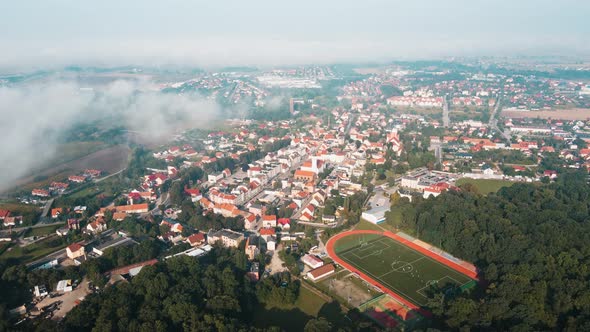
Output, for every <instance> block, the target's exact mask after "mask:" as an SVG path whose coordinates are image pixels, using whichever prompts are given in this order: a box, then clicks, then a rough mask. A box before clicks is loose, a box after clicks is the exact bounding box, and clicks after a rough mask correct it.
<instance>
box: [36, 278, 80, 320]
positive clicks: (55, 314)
mask: <svg viewBox="0 0 590 332" xmlns="http://www.w3.org/2000/svg"><path fill="white" fill-rule="evenodd" d="M89 293H90V290H89V289H88V280H87V279H84V280H82V282H81V283H80V284H79V285H78V287H76V288H75V289H74V290H72V291H71V292H66V293H59V295H58V296H54V297H50V296H46V297H45V298H44V299H43V300H42V301H41V302H39V303H37V305H36V306H35V307H36V309H37V310H38V312H46V313H47V315H48V317H50V318H52V319H55V320H60V319H62V318H64V317H65V316H66V314H67V313H68V312H70V310H72V308H73V307H75V306H76V305H78V304H79V303H80V302H81V301H82V299H84V297H85V296H86V295H88V294H89ZM43 308H44V310H41V309H43Z"/></svg>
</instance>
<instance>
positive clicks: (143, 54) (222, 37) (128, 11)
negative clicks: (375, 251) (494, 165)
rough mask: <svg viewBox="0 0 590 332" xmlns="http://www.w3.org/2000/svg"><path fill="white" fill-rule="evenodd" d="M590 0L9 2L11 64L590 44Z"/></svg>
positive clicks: (2, 14)
mask: <svg viewBox="0 0 590 332" xmlns="http://www.w3.org/2000/svg"><path fill="white" fill-rule="evenodd" d="M588 17H590V1H583V0H558V1H556V0H551V1H550V0H500V1H483V0H446V1H443V0H411V1H410V0H404V1H397V0H359V1H347V0H298V1H281V0H264V1H256V0H250V1H243V0H236V1H230V0H209V1H199V0H193V1H188V0H187V1H178V0H166V1H162V0H158V1H149V0H142V1H131V0H100V1H80V0H71V1H66V0H62V1H56V0H42V1H38V0H35V1H31V0H18V1H1V2H0V40H1V41H2V51H1V52H0V65H1V66H11V65H37V66H43V65H47V64H69V63H80V64H91V63H98V64H101V63H102V64H132V63H139V64H144V63H145V64H150V63H153V64H161V63H176V64H191V65H203V66H207V65H241V64H254V65H259V64H283V63H306V62H331V61H354V60H385V59H393V58H428V57H436V56H449V55H521V54H525V55H538V54H549V55H556V54H559V55H571V54H576V55H588V54H589V53H590V23H588Z"/></svg>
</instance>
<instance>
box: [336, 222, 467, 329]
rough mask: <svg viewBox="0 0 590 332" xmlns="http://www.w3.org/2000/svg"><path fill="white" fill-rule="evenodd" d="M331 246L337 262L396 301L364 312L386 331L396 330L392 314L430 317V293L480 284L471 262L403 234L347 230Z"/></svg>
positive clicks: (367, 307)
mask: <svg viewBox="0 0 590 332" xmlns="http://www.w3.org/2000/svg"><path fill="white" fill-rule="evenodd" d="M326 248H327V252H328V255H329V256H330V257H331V258H332V259H333V260H334V261H335V262H336V263H338V264H340V265H341V266H342V267H344V268H346V269H347V270H349V271H351V272H353V273H356V274H358V275H359V276H360V277H361V278H362V279H364V280H365V281H366V282H368V283H370V284H372V285H374V286H375V287H377V288H379V289H380V290H381V291H382V292H383V293H385V294H386V295H388V296H387V298H388V300H387V301H386V302H389V303H395V305H393V304H388V305H378V306H377V307H375V306H374V305H373V306H368V305H364V306H363V308H361V309H366V311H365V312H366V313H367V315H368V316H370V317H371V318H373V319H375V320H377V321H379V322H380V323H382V325H384V326H387V327H391V326H392V323H391V319H390V318H391V317H389V318H388V317H387V316H392V317H395V318H396V319H397V320H401V321H405V320H406V319H408V317H409V318H412V317H416V316H417V315H415V314H413V313H414V312H417V313H419V314H420V315H421V316H426V317H429V316H430V313H429V312H428V311H427V310H426V309H425V307H426V305H427V302H428V299H429V295H430V294H431V293H439V292H444V293H448V292H459V291H462V290H464V289H468V288H471V287H473V286H474V285H475V284H476V281H477V280H478V279H477V270H476V268H475V267H474V266H473V265H472V264H469V263H467V262H464V261H461V260H459V259H457V258H455V257H453V256H451V255H449V254H447V253H444V252H442V251H441V250H440V249H438V248H435V247H433V246H430V245H428V244H427V243H425V242H422V241H420V240H418V239H415V238H413V237H411V236H409V235H406V234H404V233H401V232H400V233H392V232H380V231H371V230H355V231H348V232H343V233H340V234H337V235H335V236H334V237H332V238H330V240H328V242H327V244H326ZM373 302H376V303H379V302H384V300H380V301H373ZM387 308H390V309H391V310H389V309H387ZM361 311H362V310H361ZM408 313H411V314H408Z"/></svg>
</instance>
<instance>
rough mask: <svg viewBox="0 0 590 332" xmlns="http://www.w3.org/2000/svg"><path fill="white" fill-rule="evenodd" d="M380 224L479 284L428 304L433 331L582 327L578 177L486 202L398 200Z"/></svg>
mask: <svg viewBox="0 0 590 332" xmlns="http://www.w3.org/2000/svg"><path fill="white" fill-rule="evenodd" d="M400 202H401V203H398V204H397V205H396V206H394V207H393V209H394V210H395V209H399V210H401V211H402V213H401V214H402V217H401V218H399V217H396V215H398V216H399V211H397V212H398V213H393V212H392V213H390V214H389V215H388V222H389V223H393V224H394V225H395V226H397V227H400V228H401V229H403V230H406V231H408V232H410V233H413V234H415V235H416V236H418V237H419V238H420V239H422V240H425V241H427V242H430V243H433V244H435V245H437V246H441V247H442V249H444V250H446V251H448V252H450V253H452V254H454V255H456V256H458V257H460V258H463V259H466V260H468V261H471V262H474V263H475V265H476V266H477V267H478V268H479V269H480V271H481V273H480V274H481V277H482V279H483V280H484V281H483V282H482V283H481V286H480V288H479V289H478V290H476V291H474V292H472V293H471V294H463V295H461V296H459V297H455V298H452V297H446V298H443V299H441V298H440V297H436V298H434V299H433V300H432V302H431V308H430V309H431V310H432V311H433V313H434V314H435V316H436V318H437V323H438V324H440V327H445V328H453V329H455V328H461V327H462V328H471V329H473V330H486V329H487V330H507V329H510V328H512V329H516V330H537V331H538V330H555V329H557V330H562V329H567V328H573V327H578V328H581V329H588V328H590V323H589V322H590V284H589V278H590V270H589V269H588V264H589V263H590V246H589V245H588V243H590V242H589V241H590V224H589V223H588V221H589V220H590V215H589V209H588V207H589V205H590V187H588V185H587V184H586V175H585V174H578V173H576V174H564V175H563V176H562V177H561V178H560V179H559V181H557V183H553V184H549V185H538V184H515V185H513V186H512V187H509V188H503V189H501V190H500V191H499V192H498V193H497V194H490V195H489V196H487V197H484V196H480V195H478V194H477V193H473V192H468V191H463V192H457V193H455V192H451V193H447V194H444V195H441V196H439V197H437V198H434V199H428V200H422V199H417V200H416V201H414V202H413V203H407V201H406V202H405V203H404V200H401V201H400Z"/></svg>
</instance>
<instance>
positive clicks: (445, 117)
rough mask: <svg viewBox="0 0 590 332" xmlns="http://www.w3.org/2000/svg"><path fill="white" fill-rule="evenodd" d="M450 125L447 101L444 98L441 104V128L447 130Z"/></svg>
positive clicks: (445, 97)
mask: <svg viewBox="0 0 590 332" xmlns="http://www.w3.org/2000/svg"><path fill="white" fill-rule="evenodd" d="M450 124H451V119H450V118H449V100H448V99H447V96H444V102H443V127H445V128H449V125H450Z"/></svg>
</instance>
